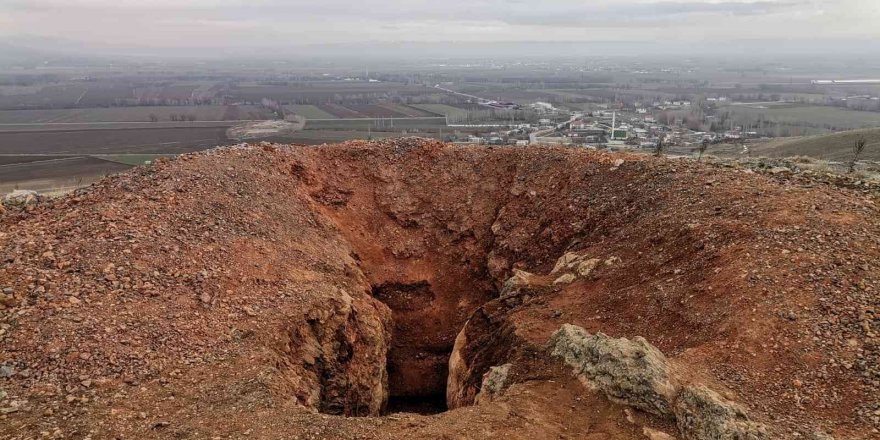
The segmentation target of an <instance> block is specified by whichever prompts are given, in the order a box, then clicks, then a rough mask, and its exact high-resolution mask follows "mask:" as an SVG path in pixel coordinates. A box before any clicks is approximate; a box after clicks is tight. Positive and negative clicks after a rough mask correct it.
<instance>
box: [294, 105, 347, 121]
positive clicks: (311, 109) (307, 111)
mask: <svg viewBox="0 0 880 440" xmlns="http://www.w3.org/2000/svg"><path fill="white" fill-rule="evenodd" d="M284 111H285V112H290V113H294V114H297V115H300V116H303V117H305V118H306V119H336V115H334V114H332V113H328V112H326V111H324V110H321V109H320V108H318V107H317V106H314V105H285V106H284Z"/></svg>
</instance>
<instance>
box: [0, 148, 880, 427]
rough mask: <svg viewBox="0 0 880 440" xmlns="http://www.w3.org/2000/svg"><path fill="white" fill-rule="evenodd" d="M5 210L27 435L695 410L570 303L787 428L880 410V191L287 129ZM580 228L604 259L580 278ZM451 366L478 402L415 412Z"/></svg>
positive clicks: (11, 413) (547, 423) (0, 358)
mask: <svg viewBox="0 0 880 440" xmlns="http://www.w3.org/2000/svg"><path fill="white" fill-rule="evenodd" d="M621 160H622V161H623V162H622V163H621V162H620V161H621ZM0 222H2V223H0V225H2V229H0V230H2V232H0V288H2V289H3V297H2V298H0V299H2V302H0V303H2V304H3V306H2V310H0V325H2V327H0V329H2V330H3V333H2V336H0V337H2V338H3V339H2V344H0V365H2V366H3V370H2V372H3V376H5V377H4V378H0V389H2V390H3V393H0V396H3V397H2V400H0V410H2V415H0V417H2V418H3V423H0V436H4V437H8V438H30V437H33V436H35V435H39V434H40V433H43V432H45V433H48V434H47V435H49V436H57V437H59V438H60V437H64V438H165V437H167V438H171V437H174V438H212V437H221V438H238V437H240V436H242V435H245V433H246V434H247V435H249V436H251V437H252V438H279V437H284V436H293V435H300V436H302V437H306V438H309V437H310V438H388V437H392V438H432V437H439V436H448V437H450V438H485V437H486V436H491V435H497V436H502V435H504V436H508V437H511V438H559V437H558V436H559V435H563V436H570V438H594V437H590V436H591V435H592V436H600V437H595V438H601V436H603V435H604V436H612V437H613V438H644V435H645V434H643V433H644V432H645V431H644V430H646V429H651V430H661V431H665V432H669V433H673V434H674V433H675V427H674V424H673V423H671V422H670V421H669V420H664V419H663V418H662V417H657V416H655V415H652V414H649V413H640V412H638V411H636V412H635V413H634V412H633V411H634V410H633V409H631V408H626V407H624V406H621V405H620V404H619V403H615V402H610V401H608V400H607V399H605V398H604V397H603V396H602V395H600V394H598V393H595V392H592V391H590V390H588V389H586V388H584V387H582V386H580V385H579V384H578V382H577V380H576V379H574V378H573V377H572V375H571V372H570V371H569V370H568V369H566V368H564V367H563V366H562V365H561V364H560V363H559V362H558V361H557V360H554V359H552V357H551V356H549V354H548V352H547V349H546V343H547V341H548V339H549V338H550V336H551V335H552V334H553V333H554V332H555V331H556V330H558V329H559V328H560V327H561V326H562V325H563V324H574V325H577V326H579V327H582V328H584V329H586V330H587V331H590V332H594V333H595V332H601V333H604V334H608V335H611V336H614V337H629V338H634V337H636V336H641V337H643V338H645V339H646V340H647V341H649V342H650V343H651V344H653V345H654V346H656V347H657V348H659V349H660V350H662V352H663V353H664V354H665V355H666V356H667V357H668V358H669V361H670V362H672V363H674V364H675V365H676V366H677V368H678V369H679V370H680V371H687V372H689V374H690V375H692V376H693V378H695V379H698V381H699V382H701V383H705V384H707V385H710V386H711V388H712V389H714V390H716V391H719V392H721V393H722V394H723V395H724V397H725V398H728V399H731V400H735V401H737V402H738V403H740V404H742V405H744V406H746V407H748V409H749V412H750V415H751V416H752V417H753V418H755V419H757V420H759V421H761V422H764V423H767V425H768V426H771V427H772V429H775V430H777V431H778V432H777V433H776V434H777V435H778V436H793V435H794V433H800V434H801V435H813V434H814V433H816V432H829V433H834V434H835V435H836V436H837V437H839V438H861V437H869V436H871V435H875V434H876V430H877V429H878V428H880V416H878V415H877V411H880V401H878V399H877V397H876V396H878V395H880V394H878V391H880V370H878V350H880V339H878V338H880V335H878V326H880V309H878V290H877V289H878V288H880V283H878V281H880V277H878V275H880V267H878V265H877V261H880V258H878V256H880V255H878V254H880V215H878V208H877V205H876V199H875V198H874V197H873V196H870V195H866V194H863V193H858V192H855V191H851V190H846V189H839V188H834V187H830V186H822V185H812V184H809V183H804V182H802V181H798V182H795V181H788V180H785V178H784V176H763V175H758V174H754V173H752V172H749V171H744V170H737V169H727V168H719V167H710V166H707V165H703V164H697V163H693V162H689V161H674V160H666V159H655V158H646V157H641V156H629V155H620V154H607V153H601V152H593V151H585V150H578V149H566V148H555V147H540V148H527V149H520V148H484V147H461V146H450V145H444V144H441V143H437V142H432V141H426V140H419V139H403V140H394V141H384V142H349V143H345V144H339V145H326V146H320V147H303V146H284V145H270V144H262V145H259V146H238V147H232V148H220V149H214V150H209V151H206V152H202V153H197V154H188V155H183V156H181V157H179V158H178V159H175V160H171V161H168V160H162V161H159V162H157V163H156V164H154V165H152V166H149V167H141V168H137V169H135V170H133V171H131V172H128V173H123V174H120V175H117V176H113V177H110V178H107V179H104V180H103V181H101V182H99V183H97V184H96V185H94V186H93V187H92V188H90V189H88V190H87V191H81V192H78V193H75V194H72V195H69V196H66V197H63V198H60V199H57V200H54V201H51V202H48V203H44V204H41V205H39V206H37V207H36V208H35V209H32V210H30V211H9V212H7V213H5V214H3V216H2V217H0ZM567 253H569V254H576V255H579V256H582V257H579V258H583V259H584V260H585V261H592V262H591V263H590V266H591V267H590V270H589V271H583V275H584V276H581V275H578V274H577V273H573V274H572V276H571V277H570V278H567V279H565V280H562V281H561V282H557V281H559V279H558V278H559V276H558V274H553V269H554V266H556V264H557V261H558V260H559V258H560V257H561V256H563V255H566V254H567ZM518 271H525V272H522V273H526V274H529V275H530V276H526V277H525V278H523V279H527V281H522V286H520V287H522V288H519V289H517V294H515V295H502V290H503V289H504V284H505V281H507V280H508V279H509V278H510V277H511V276H512V275H514V274H517V273H520V272H518ZM531 274H535V275H531ZM542 274H544V275H542ZM549 277H552V278H549ZM457 341H458V342H457ZM454 348H455V352H454V353H453V349H454ZM450 357H453V358H456V359H459V360H460V362H457V363H455V364H454V365H455V368H454V369H453V371H449V366H450V365H451V364H450ZM503 364H504V365H506V364H510V365H511V367H510V370H509V374H508V377H507V380H506V382H507V383H511V384H512V385H510V387H509V388H508V389H507V390H506V391H505V392H504V394H503V395H502V396H500V397H497V396H496V397H494V398H493V399H492V400H491V401H490V402H486V403H480V404H478V405H476V406H473V405H472V403H473V401H474V400H475V396H476V394H478V393H479V387H480V384H481V383H482V381H483V376H484V374H486V373H488V372H489V371H490V369H491V368H492V367H495V366H500V365H503ZM450 378H454V379H453V380H454V381H455V383H456V387H458V389H459V390H460V391H461V393H460V394H458V395H460V396H463V397H462V400H461V401H457V402H453V403H454V404H452V405H450V406H451V407H453V408H458V409H453V410H450V411H448V412H444V413H441V414H437V415H416V414H412V413H407V412H398V411H410V410H419V411H422V409H418V408H416V407H417V406H418V405H420V404H421V403H423V402H434V401H436V400H437V399H438V398H439V399H440V400H441V401H442V400H443V396H446V395H447V391H448V390H447V387H448V386H449V381H450V380H451V379H450ZM4 395H5V396H4ZM447 403H449V402H447ZM411 405H415V406H411ZM441 405H442V404H441ZM444 409H445V408H442V407H438V406H437V405H433V406H432V407H431V408H430V409H428V410H425V411H422V412H437V411H443V410H444ZM321 413H323V414H321ZM389 413H390V415H389V416H386V417H381V416H382V415H387V414H389ZM511 414H519V415H521V417H519V418H513V419H511V417H510V415H511ZM573 414H577V416H576V417H573V416H572V415H573ZM343 416H375V417H343ZM302 437H301V438H302ZM780 438H782V437H780Z"/></svg>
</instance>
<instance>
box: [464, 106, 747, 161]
mask: <svg viewBox="0 0 880 440" xmlns="http://www.w3.org/2000/svg"><path fill="white" fill-rule="evenodd" d="M690 105H691V103H690V102H688V101H670V102H660V103H654V104H653V105H652V106H651V108H648V107H646V106H644V107H643V106H640V105H637V106H635V108H634V109H631V110H625V111H624V110H618V109H607V108H605V109H599V110H595V111H592V112H589V113H587V112H574V113H572V112H567V111H562V110H559V109H556V108H554V107H553V106H552V105H551V104H549V103H542V102H538V103H534V104H532V105H531V106H530V107H531V109H533V110H534V111H535V112H536V113H538V114H539V115H541V119H540V120H539V121H538V123H537V124H518V125H511V126H508V127H506V129H505V130H499V131H494V132H491V133H487V134H484V135H479V136H478V135H471V136H469V137H468V138H467V140H466V141H465V140H464V139H460V141H464V142H467V143H479V144H488V145H528V144H536V143H540V144H562V145H581V146H585V147H593V148H609V149H654V148H656V147H657V145H658V143H662V144H663V145H664V146H665V147H670V148H676V147H678V148H680V149H682V150H688V149H696V148H698V147H699V146H700V145H701V144H703V143H705V142H710V143H718V142H740V141H745V140H746V139H750V138H754V137H757V136H758V134H757V133H756V132H746V131H743V130H742V128H741V127H733V128H732V129H731V130H729V131H726V132H723V133H714V132H702V131H696V130H691V129H688V128H686V127H682V126H677V125H667V124H662V123H660V122H658V121H657V118H655V117H654V116H653V112H656V111H658V110H660V111H666V110H669V109H682V108H686V107H689V106H690ZM566 117H567V118H568V119H565V118H566Z"/></svg>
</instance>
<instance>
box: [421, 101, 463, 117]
mask: <svg viewBox="0 0 880 440" xmlns="http://www.w3.org/2000/svg"><path fill="white" fill-rule="evenodd" d="M411 107H415V108H417V109H421V110H425V111H428V112H431V113H434V114H437V115H440V116H445V115H448V116H449V117H462V118H464V117H467V115H468V111H467V110H465V109H463V108H458V107H453V106H451V105H446V104H412V105H411Z"/></svg>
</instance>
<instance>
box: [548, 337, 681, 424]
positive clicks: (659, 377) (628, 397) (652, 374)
mask: <svg viewBox="0 0 880 440" xmlns="http://www.w3.org/2000/svg"><path fill="white" fill-rule="evenodd" d="M550 345H551V347H552V348H553V353H552V354H553V356H557V357H561V358H562V359H563V360H564V361H565V363H566V364H568V365H569V366H571V367H573V368H574V371H575V374H577V375H578V377H579V378H580V379H581V380H583V381H584V382H585V383H586V384H587V385H588V386H589V387H591V388H594V389H597V390H599V391H601V392H603V393H604V394H605V395H607V396H608V397H609V398H610V399H611V400H613V401H617V402H619V403H622V404H625V405H629V406H633V407H636V408H638V409H641V410H643V411H647V412H649V413H652V414H656V415H659V416H671V415H672V404H671V402H672V401H673V398H674V396H675V392H676V385H675V383H674V382H673V380H672V378H671V377H670V376H671V375H670V373H669V370H670V367H669V363H668V361H667V360H666V356H664V355H663V353H661V352H660V350H658V349H657V348H655V347H654V346H653V345H651V344H649V343H648V342H647V341H646V340H645V339H644V338H641V337H637V338H635V339H634V340H632V341H630V340H629V339H626V338H620V339H615V338H611V337H608V336H606V335H604V334H602V333H598V334H595V335H591V334H590V333H587V331H586V330H584V329H582V328H580V327H577V326H574V325H571V324H565V325H563V326H562V328H561V329H559V330H558V331H557V332H556V333H554V334H553V336H552V338H551V339H550Z"/></svg>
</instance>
